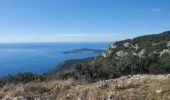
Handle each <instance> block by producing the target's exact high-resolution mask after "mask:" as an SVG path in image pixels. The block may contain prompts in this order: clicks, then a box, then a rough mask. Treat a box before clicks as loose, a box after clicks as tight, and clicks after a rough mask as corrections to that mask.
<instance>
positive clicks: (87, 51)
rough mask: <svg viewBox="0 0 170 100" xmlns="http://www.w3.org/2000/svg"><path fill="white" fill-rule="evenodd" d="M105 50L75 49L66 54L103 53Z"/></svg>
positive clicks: (65, 52)
mask: <svg viewBox="0 0 170 100" xmlns="http://www.w3.org/2000/svg"><path fill="white" fill-rule="evenodd" d="M103 51H104V50H102V49H89V48H82V49H74V50H70V51H64V52H63V53H64V54H69V53H102V52H103Z"/></svg>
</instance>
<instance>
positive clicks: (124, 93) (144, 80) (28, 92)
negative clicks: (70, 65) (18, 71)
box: [0, 75, 170, 100]
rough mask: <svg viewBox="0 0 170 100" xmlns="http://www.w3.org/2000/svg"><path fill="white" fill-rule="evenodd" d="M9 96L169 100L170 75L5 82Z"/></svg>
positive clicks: (62, 99) (2, 92) (53, 99)
mask: <svg viewBox="0 0 170 100" xmlns="http://www.w3.org/2000/svg"><path fill="white" fill-rule="evenodd" d="M4 96H6V97H7V96H9V99H11V100H12V99H13V98H14V97H20V96H22V97H25V98H30V99H33V98H40V99H42V98H43V99H49V100H112V99H114V100H170V75H134V76H130V77H128V76H126V77H121V78H118V79H111V80H105V81H100V82H97V83H92V84H87V83H80V82H77V81H75V80H72V79H70V80H66V81H57V80H55V81H49V82H40V83H27V84H25V85H23V84H18V85H6V86H4V87H3V88H0V98H3V97H4Z"/></svg>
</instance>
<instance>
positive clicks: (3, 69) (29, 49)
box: [0, 42, 110, 77]
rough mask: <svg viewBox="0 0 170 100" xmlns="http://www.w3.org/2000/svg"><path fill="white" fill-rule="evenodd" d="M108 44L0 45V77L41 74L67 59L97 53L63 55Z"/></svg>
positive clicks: (85, 56)
mask: <svg viewBox="0 0 170 100" xmlns="http://www.w3.org/2000/svg"><path fill="white" fill-rule="evenodd" d="M109 44H110V43H108V42H107V43H0V77H2V76H6V75H15V74H16V73H18V72H33V73H37V74H40V73H43V72H48V71H50V70H52V69H53V68H54V67H55V66H56V65H58V64H59V63H61V62H63V61H65V60H69V59H82V58H88V57H95V56H98V55H99V54H98V53H67V54H65V53H63V52H64V51H69V50H74V49H82V48H89V49H103V50H104V49H106V48H107V47H108V45H109Z"/></svg>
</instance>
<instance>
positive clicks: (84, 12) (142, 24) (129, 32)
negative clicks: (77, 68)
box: [0, 0, 170, 42]
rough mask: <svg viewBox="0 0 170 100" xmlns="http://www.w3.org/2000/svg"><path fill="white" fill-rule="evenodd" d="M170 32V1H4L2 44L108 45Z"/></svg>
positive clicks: (1, 6)
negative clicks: (95, 43) (97, 43)
mask: <svg viewBox="0 0 170 100" xmlns="http://www.w3.org/2000/svg"><path fill="white" fill-rule="evenodd" d="M167 30H170V0H0V42H103V41H105V42H107V41H116V40H120V39H125V38H132V37H135V36H139V35H144V34H151V33H159V32H162V31H167Z"/></svg>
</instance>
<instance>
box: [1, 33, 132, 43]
mask: <svg viewBox="0 0 170 100" xmlns="http://www.w3.org/2000/svg"><path fill="white" fill-rule="evenodd" d="M124 38H126V37H125V36H124V37H123V36H122V35H120V34H101V33H95V34H47V35H46V34H43V35H42V34H27V35H24V34H23V35H0V42H8V43H9V42H111V41H118V40H121V39H124ZM127 38H129V37H127Z"/></svg>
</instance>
